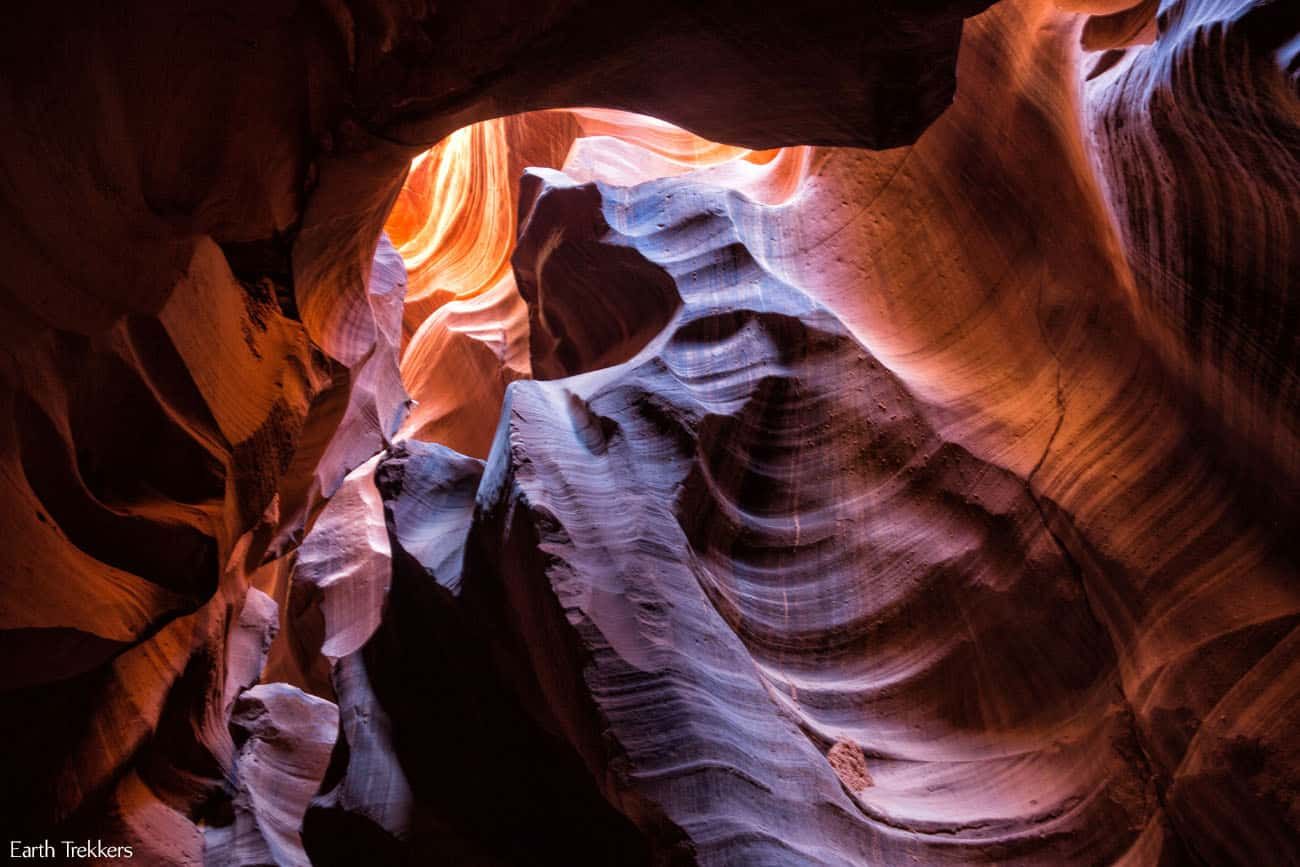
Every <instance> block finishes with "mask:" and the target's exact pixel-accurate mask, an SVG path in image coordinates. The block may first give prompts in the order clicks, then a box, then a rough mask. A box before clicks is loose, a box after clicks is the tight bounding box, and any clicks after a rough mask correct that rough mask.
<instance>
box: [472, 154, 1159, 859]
mask: <svg viewBox="0 0 1300 867" xmlns="http://www.w3.org/2000/svg"><path fill="white" fill-rule="evenodd" d="M534 183H536V184H537V185H538V191H537V199H536V204H534V207H533V213H534V215H536V214H540V213H552V214H557V215H560V219H558V220H557V221H555V222H543V221H541V220H538V219H536V218H534V219H533V220H531V221H530V222H529V224H528V231H527V232H525V235H524V237H523V238H521V249H530V247H529V243H530V240H531V239H530V238H529V237H528V233H529V232H536V233H540V234H543V235H548V236H550V237H551V244H550V245H548V246H552V247H554V246H562V245H563V244H564V243H565V233H566V232H569V231H577V232H580V233H582V235H581V237H582V238H583V239H584V240H585V241H586V242H587V243H591V244H592V246H593V248H594V249H595V250H599V249H600V248H601V246H602V245H603V246H604V247H605V248H606V249H608V250H609V251H610V255H611V256H612V257H622V256H626V255H628V253H629V252H631V253H634V254H636V255H639V256H641V257H643V258H644V259H645V260H647V261H646V264H645V265H643V266H642V267H644V268H649V267H652V266H653V267H658V268H661V269H663V271H664V272H665V273H667V274H668V275H669V276H670V277H671V279H672V281H673V283H674V285H675V286H676V289H677V293H676V294H677V296H678V297H679V298H680V299H681V306H680V308H677V307H676V305H675V303H674V302H673V301H666V302H665V309H664V310H663V315H664V316H665V317H667V318H669V319H670V324H669V325H668V327H667V329H666V330H665V331H664V333H663V334H661V335H660V336H658V337H656V338H654V339H652V340H651V341H650V342H649V343H647V344H646V345H645V346H644V347H641V348H640V349H639V351H638V353H637V354H636V355H635V356H634V357H632V358H631V359H630V360H628V361H627V362H625V363H623V364H621V365H618V366H615V367H612V368H606V369H599V370H593V371H585V368H584V367H582V366H581V365H579V366H578V367H577V368H576V369H572V370H568V371H566V372H568V373H570V374H578V375H574V376H570V377H569V378H566V379H558V380H554V381H551V382H527V383H525V382H521V383H516V384H514V385H512V386H511V387H510V389H509V391H508V394H507V398H508V401H507V406H506V409H505V411H504V417H503V421H502V425H501V427H500V428H499V430H498V438H497V442H496V443H495V444H494V447H493V450H492V453H491V455H490V457H489V459H488V462H487V466H486V468H485V471H484V480H483V483H482V486H481V488H480V491H479V495H478V497H479V507H478V508H479V512H478V514H477V515H476V518H475V523H474V526H473V528H472V530H471V533H470V541H469V551H468V553H467V557H466V565H465V577H464V579H463V582H462V584H463V590H462V599H463V600H464V602H465V605H466V606H467V607H468V608H469V609H470V610H471V611H472V612H473V613H474V617H475V620H476V622H479V623H482V624H484V626H483V628H484V629H485V630H486V632H487V634H489V635H490V636H492V639H493V646H494V650H495V653H496V659H497V660H498V665H499V666H500V667H501V669H502V670H503V671H504V672H506V677H507V679H508V683H509V684H510V686H511V688H512V689H513V690H514V691H515V692H516V693H517V694H519V695H520V696H521V697H522V699H523V700H524V702H525V706H526V707H527V709H528V711H529V712H530V713H531V714H532V715H533V716H534V717H535V718H536V719H538V720H540V721H541V722H542V724H543V725H544V726H545V727H546V728H547V729H549V730H551V731H555V732H558V733H563V736H564V738H565V739H566V740H567V742H568V743H569V744H570V745H571V747H572V748H573V749H575V750H576V751H577V752H578V753H579V754H580V755H581V756H582V757H583V760H584V761H585V762H586V764H587V766H588V767H589V768H590V769H591V773H592V775H593V776H594V778H595V779H596V780H597V781H598V782H599V784H600V786H601V788H602V791H603V792H604V794H605V797H606V798H607V799H609V800H610V801H611V802H612V803H615V804H619V805H620V808H621V809H622V810H623V811H624V812H625V813H626V814H627V815H628V816H629V817H631V818H632V819H633V820H634V821H635V822H636V823H637V824H638V826H639V827H640V828H641V830H642V832H643V833H645V834H646V835H647V836H648V837H649V839H650V840H651V841H652V843H653V844H654V845H655V846H656V848H657V850H658V851H659V853H660V856H661V857H667V855H668V853H672V852H677V853H685V852H690V853H691V857H692V858H693V859H695V860H697V861H698V862H699V863H738V862H742V861H743V862H744V863H788V862H791V861H798V862H800V863H825V864H856V863H862V862H863V861H864V860H865V861H879V862H882V863H905V862H906V861H907V860H909V859H919V860H921V861H933V860H935V859H938V858H948V859H957V860H972V861H975V860H980V859H983V858H994V857H995V858H997V859H998V860H1002V861H1006V862H1012V863H1026V864H1028V863H1037V864H1061V863H1093V862H1095V861H1096V860H1105V859H1107V858H1117V857H1119V856H1120V855H1121V854H1122V853H1124V851H1125V850H1126V849H1127V848H1129V847H1130V845H1131V844H1132V843H1133V841H1134V838H1135V836H1136V834H1137V832H1138V831H1139V830H1140V829H1141V828H1142V827H1143V826H1144V824H1145V823H1146V821H1147V818H1148V817H1149V816H1150V815H1152V813H1153V811H1154V810H1156V809H1157V806H1158V805H1157V803H1156V800H1155V797H1154V793H1153V791H1152V790H1151V788H1150V786H1149V783H1148V780H1147V778H1146V769H1145V766H1144V765H1143V763H1142V762H1141V760H1140V759H1139V758H1137V756H1138V755H1139V753H1138V750H1137V748H1136V747H1135V746H1134V744H1133V731H1132V726H1131V716H1130V714H1129V712H1128V709H1127V708H1126V707H1125V706H1124V705H1123V703H1122V701H1121V700H1120V697H1119V693H1118V691H1117V689H1116V672H1115V668H1114V658H1113V655H1112V653H1111V651H1110V648H1109V644H1108V642H1107V640H1106V635H1105V633H1104V631H1103V630H1102V629H1101V628H1100V627H1099V626H1098V624H1097V623H1096V621H1095V620H1094V619H1093V617H1092V614H1091V612H1090V610H1089V605H1088V601H1087V599H1086V597H1085V595H1084V593H1083V592H1082V590H1081V586H1080V579H1079V576H1078V575H1077V574H1076V573H1075V566H1074V564H1073V563H1072V561H1071V559H1070V557H1069V555H1068V554H1066V553H1065V552H1063V550H1062V549H1061V547H1060V546H1059V544H1058V542H1057V541H1056V540H1055V538H1054V537H1053V535H1052V533H1050V532H1049V531H1048V529H1047V527H1046V520H1045V515H1047V514H1049V513H1052V509H1051V506H1050V504H1046V503H1040V502H1038V501H1037V500H1036V499H1035V497H1034V496H1033V495H1032V494H1031V492H1030V491H1029V490H1027V488H1026V486H1025V484H1024V482H1023V481H1022V480H1021V479H1019V478H1017V477H1016V476H1014V475H1012V474H1010V473H1007V472H1006V471H1004V470H1001V469H999V468H997V467H995V466H993V465H991V464H988V463H986V462H984V461H981V460H979V459H977V458H975V457H973V456H972V455H970V454H969V453H967V452H966V451H964V450H963V449H961V448H959V447H956V446H954V445H952V444H950V443H946V442H944V441H943V439H942V438H941V437H939V436H938V435H937V434H936V433H935V429H934V426H933V422H932V421H930V419H929V417H928V415H927V413H928V411H929V410H928V408H927V406H926V405H925V403H924V402H923V401H920V400H919V399H917V398H916V397H915V396H914V395H913V394H911V393H910V392H909V391H908V390H907V389H906V388H905V387H904V386H902V384H901V383H899V381H898V380H897V379H895V378H894V377H893V376H892V375H891V374H890V373H889V372H888V371H887V370H885V369H884V368H883V367H882V366H881V365H880V364H879V363H877V362H876V361H875V360H874V359H873V358H872V357H871V355H870V354H869V353H868V352H867V351H866V350H865V349H864V348H863V347H862V346H861V345H860V344H859V343H857V342H856V341H855V340H854V339H853V338H852V337H851V336H850V334H849V333H848V332H847V331H846V330H845V329H844V328H843V326H841V325H840V324H839V323H838V322H837V321H836V319H835V318H834V317H833V316H832V315H830V314H829V313H828V312H827V311H826V310H825V309H824V308H821V307H819V306H818V305H817V304H815V303H814V302H812V301H811V300H809V299H808V297H807V296H806V295H805V294H803V293H802V292H801V291H800V290H799V289H798V288H796V287H795V286H791V285H789V284H786V283H782V282H781V281H779V280H777V279H776V278H774V277H773V276H772V275H771V274H769V273H767V272H766V271H765V270H764V269H763V268H762V267H761V266H760V265H759V264H758V262H756V261H755V259H754V258H753V257H752V256H751V255H750V254H749V252H748V249H747V248H746V246H745V244H744V243H743V242H742V240H741V238H740V236H739V235H738V234H737V231H736V227H735V226H734V225H733V223H732V222H731V220H730V219H729V216H728V214H729V205H728V195H729V194H727V193H726V192H724V191H719V190H716V189H710V188H706V187H698V186H692V185H691V184H690V183H688V182H682V181H680V180H672V181H662V182H654V183H649V184H645V185H642V186H640V187H636V188H633V189H630V190H627V189H616V188H610V187H606V186H604V185H601V184H588V185H577V184H573V183H571V182H568V181H567V180H566V179H565V178H563V177H562V176H558V175H556V174H554V173H547V172H537V173H536V176H535V180H534ZM548 199H550V200H552V201H549V202H548ZM543 206H546V210H544V209H543ZM593 226H604V227H606V228H604V229H603V230H602V231H598V232H594V233H593V231H592V229H591V227H593ZM574 227H576V229H575V228H574ZM531 249H540V247H532V248H531ZM593 255H595V254H594V253H593ZM524 267H527V265H526V264H524ZM565 288H566V287H565V284H564V283H560V282H557V283H555V284H553V285H552V287H551V291H552V293H553V294H552V296H551V297H552V298H553V299H554V301H555V303H557V304H561V305H562V304H563V292H564V290H565ZM589 291H590V290H589V289H588V287H587V286H586V284H585V283H582V282H579V283H578V284H577V285H576V286H575V294H576V299H577V300H578V302H579V303H581V302H582V301H583V300H584V299H585V298H586V297H587V293H588V292H589ZM614 336H616V337H617V332H616V333H615V335H614ZM1054 520H1056V521H1064V520H1065V519H1064V517H1063V516H1060V515H1054ZM849 742H852V743H857V744H861V745H862V747H861V749H862V750H863V751H865V753H866V757H864V758H863V761H862V766H863V767H865V765H866V764H867V763H868V762H869V763H870V767H871V771H870V774H869V776H870V778H871V779H872V780H873V782H874V785H872V786H869V787H861V782H862V779H863V778H862V777H859V776H857V775H851V776H850V779H851V780H852V781H853V782H852V786H853V789H852V790H850V789H849V787H848V786H846V785H845V783H844V782H843V781H842V778H841V776H840V775H839V773H837V770H838V771H839V772H842V771H843V770H844V769H845V768H846V767H850V766H851V765H852V763H851V762H846V761H845V757H844V752H845V750H844V747H843V744H844V743H849ZM837 743H839V744H841V746H840V747H839V748H838V750H837V751H836V753H835V756H834V758H831V757H830V755H829V754H830V753H831V751H832V750H833V749H835V745H836V744H837ZM833 765H834V766H838V768H837V767H834V766H833ZM859 770H862V767H860V768H859ZM864 774H865V771H864ZM995 853H996V854H995Z"/></svg>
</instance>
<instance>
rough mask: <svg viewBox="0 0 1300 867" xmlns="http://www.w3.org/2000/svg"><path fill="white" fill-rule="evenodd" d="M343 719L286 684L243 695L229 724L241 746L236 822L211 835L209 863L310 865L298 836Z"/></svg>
mask: <svg viewBox="0 0 1300 867" xmlns="http://www.w3.org/2000/svg"><path fill="white" fill-rule="evenodd" d="M338 716H339V715H338V708H337V707H336V706H335V705H334V704H333V703H332V702H328V701H325V700H324V699H320V698H317V697H315V696H312V695H308V694H307V693H304V692H303V691H302V690H300V689H298V688H296V687H292V686H288V685H287V684H283V683H263V684H258V685H256V686H254V687H252V688H250V689H248V690H245V691H244V692H243V693H242V694H241V695H240V696H239V699H238V701H236V702H235V705H234V708H233V712H232V714H231V718H230V725H231V728H232V729H233V730H234V732H235V736H236V739H237V741H239V742H240V746H239V754H238V756H237V757H236V759H235V765H234V773H235V780H236V782H235V788H236V792H235V797H234V805H233V807H234V816H233V821H232V822H231V823H230V824H228V825H209V827H208V828H207V829H206V831H205V837H206V842H205V852H204V863H205V864H208V865H211V867H253V865H262V864H276V865H280V867H307V865H309V864H310V861H309V860H308V858H307V855H306V853H305V852H304V851H303V848H302V840H301V839H300V837H299V833H298V829H299V828H300V827H301V826H302V818H303V815H304V814H305V813H306V812H307V805H308V803H309V802H310V801H311V798H312V796H313V795H315V794H316V790H317V788H318V787H319V786H320V782H321V779H322V778H323V777H324V775H325V769H326V766H327V765H328V764H329V759H330V753H331V751H332V749H333V747H334V738H335V735H336V734H337V732H338Z"/></svg>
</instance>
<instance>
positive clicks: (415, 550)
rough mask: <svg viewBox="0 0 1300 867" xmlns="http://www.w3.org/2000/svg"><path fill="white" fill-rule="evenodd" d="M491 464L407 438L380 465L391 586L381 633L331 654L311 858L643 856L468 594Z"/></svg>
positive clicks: (579, 860)
mask: <svg viewBox="0 0 1300 867" xmlns="http://www.w3.org/2000/svg"><path fill="white" fill-rule="evenodd" d="M482 466H483V465H482V462H480V461H477V460H474V459H471V458H467V457H465V456H463V455H458V454H456V453H454V452H452V451H450V450H449V449H446V448H445V447H442V446H435V445H429V444H424V443H419V442H408V443H404V444H401V445H399V446H397V447H396V448H395V449H394V451H393V453H392V454H391V455H390V456H387V457H385V458H384V460H383V461H382V462H381V463H380V465H379V468H378V470H377V472H376V477H375V478H376V484H377V486H378V488H379V490H380V491H381V493H382V496H383V499H384V508H385V514H386V517H387V522H388V529H389V534H390V540H391V543H392V550H393V561H392V586H391V589H390V591H389V594H388V598H387V601H386V604H385V606H384V609H383V618H382V621H381V622H380V624H379V627H378V629H377V630H376V631H375V633H374V635H373V636H372V637H371V638H370V640H369V641H368V642H367V643H366V645H365V646H364V647H363V648H362V649H361V650H360V651H359V652H357V653H354V654H352V655H350V656H347V657H344V658H342V659H339V660H338V661H337V662H336V663H335V665H334V667H333V683H334V689H335V691H336V692H337V694H338V697H339V708H340V711H341V715H342V734H341V737H340V740H339V745H338V747H337V748H336V752H335V757H334V762H333V766H332V768H331V771H330V774H329V775H328V776H327V778H326V782H325V791H324V793H323V794H322V795H321V796H320V797H319V798H317V799H316V800H315V802H314V803H313V805H312V807H311V809H310V810H309V811H308V813H307V817H306V820H305V824H304V830H303V835H304V843H305V845H306V850H307V852H308V853H309V854H310V856H311V858H312V861H313V863H314V864H317V865H331V864H338V865H351V864H356V863H362V862H364V863H373V864H407V863H474V864H479V863H482V864H519V863H530V864H556V865H561V864H566V865H567V864H590V865H604V864H632V865H635V864H643V863H647V852H646V845H645V843H644V841H643V840H642V839H641V838H640V836H639V835H638V834H637V833H636V831H635V829H634V828H633V827H632V826H631V824H630V823H629V822H628V821H627V820H626V819H624V818H623V817H622V816H620V815H619V814H618V813H617V812H615V811H614V810H613V809H612V808H611V807H610V805H609V804H607V803H605V801H604V800H603V799H602V798H601V795H600V793H599V791H598V789H597V786H596V785H595V783H594V782H593V781H592V780H591V779H590V778H589V777H588V776H587V774H586V769H585V768H584V767H583V766H582V764H581V762H580V761H579V760H578V758H577V756H576V755H574V754H573V752H572V750H570V749H569V748H567V746H566V745H565V743H564V741H563V739H562V738H561V737H560V736H559V735H558V733H555V732H551V731H547V730H545V729H544V728H542V727H539V726H538V725H537V723H536V722H535V721H534V720H531V719H530V718H528V716H527V715H525V714H524V713H523V712H522V710H521V708H520V706H519V700H518V698H517V697H516V696H514V695H513V694H512V693H511V691H510V690H509V688H508V687H507V685H506V684H504V683H502V682H501V680H500V678H499V676H498V675H497V674H496V672H495V671H494V670H493V668H492V667H491V665H490V664H489V660H490V657H491V654H490V651H489V649H488V648H489V644H490V642H491V641H492V640H493V638H492V636H491V635H490V634H488V633H487V632H485V630H484V629H483V628H482V627H481V626H480V625H479V624H477V623H475V622H474V621H473V620H471V619H470V618H469V617H468V616H467V612H466V611H465V610H464V608H463V607H462V605H461V603H460V601H459V598H458V594H459V592H460V587H459V585H460V583H461V578H460V570H461V558H462V555H463V551H464V548H463V545H464V540H465V538H466V534H467V532H468V530H469V526H470V522H471V518H472V515H473V513H474V509H475V500H474V494H475V492H476V490H477V488H478V482H479V477H480V475H481V473H482ZM503 786H505V787H506V788H507V789H508V790H509V797H503V788H502V787H503ZM575 829H581V833H575Z"/></svg>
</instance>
